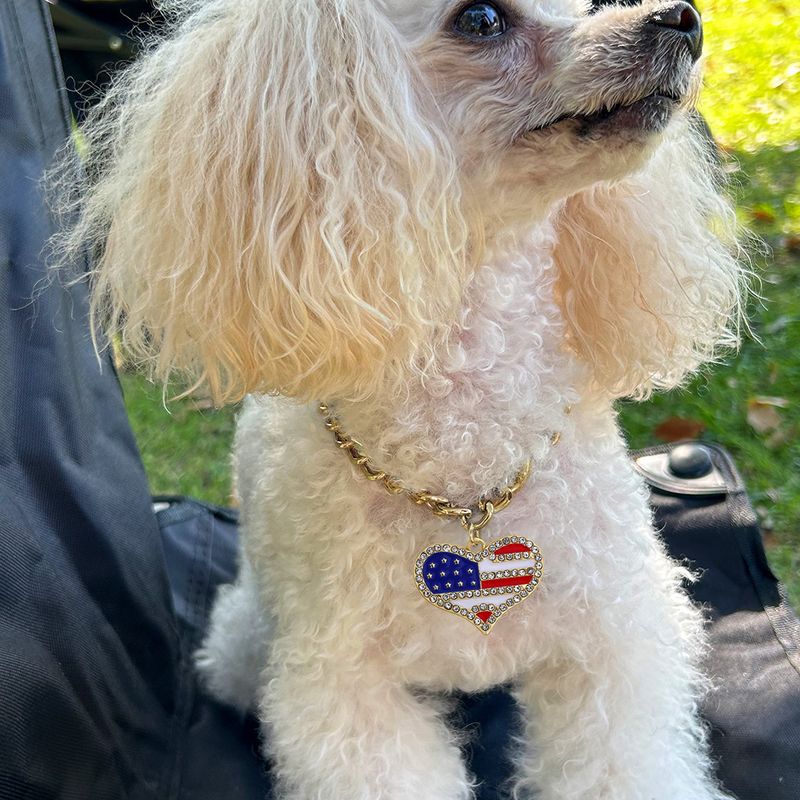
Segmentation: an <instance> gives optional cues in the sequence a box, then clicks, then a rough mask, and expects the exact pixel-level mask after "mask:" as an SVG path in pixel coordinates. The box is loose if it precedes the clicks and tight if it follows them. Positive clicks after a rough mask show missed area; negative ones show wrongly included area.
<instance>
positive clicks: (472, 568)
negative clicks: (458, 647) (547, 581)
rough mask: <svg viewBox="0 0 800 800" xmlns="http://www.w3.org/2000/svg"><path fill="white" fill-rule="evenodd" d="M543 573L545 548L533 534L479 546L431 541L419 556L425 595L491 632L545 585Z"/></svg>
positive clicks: (419, 578) (419, 576) (417, 575)
mask: <svg viewBox="0 0 800 800" xmlns="http://www.w3.org/2000/svg"><path fill="white" fill-rule="evenodd" d="M543 574H544V570H543V562H542V554H541V553H540V552H539V548H538V547H537V546H536V545H535V544H534V543H533V542H532V541H531V540H530V539H525V538H524V537H522V536H504V537H503V538H502V539H495V540H494V541H492V542H488V543H487V544H486V545H484V546H483V548H482V549H481V550H479V551H477V552H472V551H470V550H468V549H467V548H464V547H458V546H457V545H453V544H436V545H433V546H432V547H428V548H426V549H425V550H423V551H422V552H421V553H420V554H419V558H417V565H416V571H415V578H416V581H417V588H418V589H419V590H420V592H421V593H422V596H423V597H425V598H426V599H427V600H429V601H430V602H431V603H433V604H434V605H435V606H438V607H439V608H441V609H443V610H444V611H449V612H450V613H451V614H456V615H457V616H459V617H462V618H463V619H465V620H467V621H468V622H469V623H470V624H472V625H474V627H475V628H477V629H478V630H479V631H480V632H481V633H485V634H488V633H489V632H490V631H491V630H492V628H493V627H494V625H495V623H496V622H497V620H499V619H500V617H502V616H503V614H505V613H506V611H509V610H510V609H512V608H514V607H515V606H518V605H519V604H520V603H521V602H522V601H523V600H525V599H526V598H527V597H528V596H530V594H531V593H532V592H534V591H535V590H536V589H537V588H538V587H539V584H540V583H541V581H542V575H543Z"/></svg>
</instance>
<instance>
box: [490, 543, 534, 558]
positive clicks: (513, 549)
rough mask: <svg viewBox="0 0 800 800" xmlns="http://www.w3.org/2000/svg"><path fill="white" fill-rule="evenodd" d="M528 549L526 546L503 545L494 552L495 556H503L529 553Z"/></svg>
mask: <svg viewBox="0 0 800 800" xmlns="http://www.w3.org/2000/svg"><path fill="white" fill-rule="evenodd" d="M529 552H530V547H528V545H526V544H504V545H503V546H502V547H498V548H497V550H495V551H494V554H495V555H496V556H505V555H508V554H509V553H529Z"/></svg>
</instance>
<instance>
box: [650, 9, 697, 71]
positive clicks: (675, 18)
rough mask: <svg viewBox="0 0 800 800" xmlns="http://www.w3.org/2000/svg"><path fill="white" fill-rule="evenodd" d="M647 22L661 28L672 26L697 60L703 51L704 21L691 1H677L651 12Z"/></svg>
mask: <svg viewBox="0 0 800 800" xmlns="http://www.w3.org/2000/svg"><path fill="white" fill-rule="evenodd" d="M647 22H648V23H649V24H651V25H656V26H657V27H659V28H671V29H672V30H673V31H676V32H677V33H679V34H680V35H681V36H683V40H684V41H685V42H686V46H687V47H688V48H689V52H690V53H691V54H692V58H693V59H694V60H695V61H697V59H698V58H700V53H702V52H703V23H702V22H701V21H700V15H699V14H698V13H697V11H695V9H694V7H693V6H692V5H691V4H690V3H684V2H680V3H675V4H674V5H671V6H668V7H667V8H660V9H659V10H658V11H655V12H654V13H653V14H651V15H650V16H649V17H648V19H647Z"/></svg>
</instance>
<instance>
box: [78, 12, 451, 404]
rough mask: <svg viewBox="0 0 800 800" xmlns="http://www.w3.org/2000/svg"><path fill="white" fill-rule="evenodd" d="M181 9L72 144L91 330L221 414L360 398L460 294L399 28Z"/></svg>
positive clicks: (430, 130)
mask: <svg viewBox="0 0 800 800" xmlns="http://www.w3.org/2000/svg"><path fill="white" fill-rule="evenodd" d="M177 5H178V7H180V8H181V9H185V8H186V7H187V6H190V7H191V8H192V9H193V10H192V13H191V14H190V15H189V17H188V18H187V19H186V20H185V21H184V22H182V23H181V24H180V25H179V26H178V27H176V28H175V30H174V31H173V33H172V34H171V35H170V36H169V37H168V38H167V39H166V40H165V41H164V42H162V43H161V44H159V45H157V46H155V47H153V48H152V49H151V50H150V52H148V53H147V54H146V55H144V57H143V58H142V60H141V61H140V62H138V63H136V64H135V65H134V66H133V67H131V68H130V71H129V73H128V74H127V75H126V76H124V77H123V78H122V80H121V81H120V82H119V83H118V84H117V85H116V86H115V87H114V88H113V89H112V90H111V92H110V94H109V95H108V96H107V98H106V99H105V101H104V102H103V104H102V106H101V108H100V109H99V110H98V111H97V113H96V114H95V115H94V117H93V118H92V119H90V121H89V123H88V125H87V128H86V131H85V134H84V135H85V151H86V153H87V156H86V157H87V162H86V171H87V174H88V176H89V178H88V179H89V181H90V184H91V185H90V186H89V187H88V190H87V191H86V192H85V193H84V197H83V203H82V206H83V211H82V216H81V219H80V222H79V223H78V225H77V227H76V228H75V229H74V230H73V231H72V233H71V239H70V242H69V243H68V244H71V245H72V246H76V243H77V242H84V243H85V242H86V241H87V240H89V241H90V242H92V243H94V245H95V246H96V247H97V249H98V251H99V260H98V264H97V269H96V271H95V273H94V275H93V281H94V306H93V308H94V311H95V314H96V317H97V318H102V320H103V323H104V324H105V325H106V327H107V330H108V331H109V333H110V334H111V335H112V336H116V337H117V339H118V340H119V341H120V343H121V345H122V347H123V348H124V350H125V351H126V352H127V353H128V354H131V355H132V356H133V357H134V358H136V359H138V360H139V361H140V362H142V363H144V364H146V365H149V366H150V368H151V370H152V372H153V374H154V375H155V376H156V377H158V378H161V379H166V378H167V377H168V376H169V374H170V373H171V372H173V371H178V372H183V373H187V374H189V375H190V376H192V379H193V380H195V381H196V382H197V383H198V384H200V383H203V384H205V385H207V387H208V388H209V389H210V391H211V393H212V395H213V397H214V399H215V400H217V401H220V402H222V401H231V400H236V399H238V398H240V397H241V396H242V395H243V394H245V393H247V392H250V391H270V390H278V391H281V392H284V393H286V394H289V395H293V396H299V397H332V396H336V395H341V394H342V393H345V394H359V393H362V392H364V391H367V390H368V389H369V387H370V386H371V385H372V384H373V382H374V381H376V380H379V379H380V377H381V372H382V370H383V369H384V368H385V367H386V365H389V364H393V363H397V362H398V361H399V360H402V359H408V358H409V357H410V355H411V354H412V353H413V351H414V348H415V346H416V345H417V344H418V343H419V342H422V341H426V340H427V339H428V338H429V337H430V336H431V329H432V327H434V326H435V325H436V324H437V322H440V321H442V319H444V318H446V317H448V316H449V314H450V313H451V312H452V311H453V309H454V307H455V306H456V304H457V303H458V301H459V299H460V293H461V290H462V287H463V284H464V280H465V278H464V272H465V267H464V263H465V257H464V253H465V250H466V235H467V225H466V223H465V222H464V220H463V218H462V217H461V216H460V212H459V192H458V186H457V181H456V169H455V161H454V158H453V157H452V155H451V153H450V152H449V149H448V145H447V143H446V141H445V139H444V137H443V136H442V135H441V134H440V133H439V132H437V129H436V127H435V125H433V124H432V123H430V122H429V121H428V120H429V119H430V118H431V117H429V115H428V114H427V113H426V111H425V110H423V107H424V105H425V99H424V97H423V96H422V95H421V94H420V92H419V87H418V81H417V79H416V77H415V73H414V71H413V66H412V65H411V64H410V63H409V60H408V59H407V55H406V52H405V51H404V48H403V47H402V44H401V42H400V40H399V38H398V34H397V32H396V31H395V30H394V29H393V27H392V26H391V25H390V23H389V22H388V21H387V20H386V19H385V18H384V17H383V16H382V15H381V14H380V13H379V12H378V11H377V10H376V8H375V4H373V3H372V2H364V1H363V0H204V2H197V0H191V2H188V3H187V2H186V0H181V1H180V2H178V3H177ZM431 116H432V115H431Z"/></svg>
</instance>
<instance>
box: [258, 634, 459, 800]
mask: <svg viewBox="0 0 800 800" xmlns="http://www.w3.org/2000/svg"><path fill="white" fill-rule="evenodd" d="M315 638H316V639H318V640H317V641H314V639H315ZM323 639H324V641H322V640H323ZM373 648H374V649H373V650H372V651H369V650H367V649H366V648H361V647H360V646H359V643H358V642H357V641H355V640H354V639H353V637H352V635H351V636H350V637H346V638H343V637H341V636H324V635H323V636H319V637H315V636H314V635H312V634H311V632H310V631H308V630H304V631H300V630H298V631H296V632H294V633H292V634H289V635H284V636H282V637H280V638H278V639H277V640H276V641H275V644H274V650H273V659H272V665H273V666H272V667H271V668H270V669H269V670H268V674H267V675H265V678H266V680H265V685H264V688H263V693H262V696H261V702H260V717H261V720H262V725H263V727H264V737H265V743H266V744H265V747H266V754H267V756H268V757H270V758H271V759H272V762H273V764H274V770H275V775H276V777H277V780H278V782H279V785H280V786H281V794H280V797H282V798H286V799H287V800H467V798H469V797H471V796H472V791H471V786H470V782H469V778H468V775H467V772H466V769H465V766H464V764H463V761H462V758H461V753H460V751H459V748H458V745H457V743H456V741H455V738H454V735H453V733H452V732H451V731H450V730H449V729H448V728H447V726H446V725H445V724H444V722H443V720H442V719H441V717H440V714H439V711H438V709H437V707H436V704H435V703H429V702H426V701H424V700H421V699H419V698H417V697H415V696H414V695H413V694H412V693H411V692H410V691H409V690H408V689H407V688H405V687H404V686H403V685H402V683H401V682H400V680H399V678H398V677H397V676H396V675H395V674H393V671H392V668H391V660H390V658H389V657H388V655H386V654H384V653H380V652H376V651H377V649H378V648H377V646H375V645H373Z"/></svg>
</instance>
